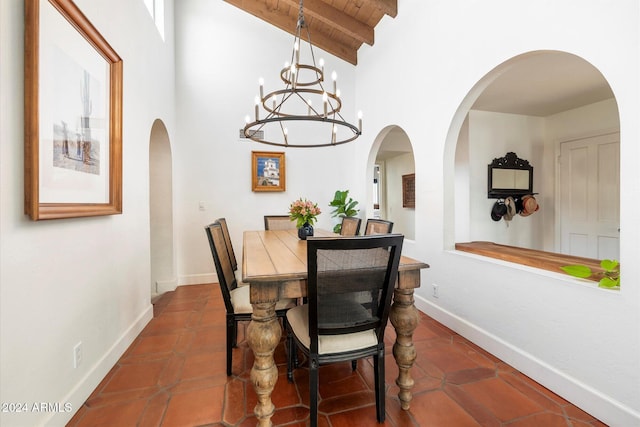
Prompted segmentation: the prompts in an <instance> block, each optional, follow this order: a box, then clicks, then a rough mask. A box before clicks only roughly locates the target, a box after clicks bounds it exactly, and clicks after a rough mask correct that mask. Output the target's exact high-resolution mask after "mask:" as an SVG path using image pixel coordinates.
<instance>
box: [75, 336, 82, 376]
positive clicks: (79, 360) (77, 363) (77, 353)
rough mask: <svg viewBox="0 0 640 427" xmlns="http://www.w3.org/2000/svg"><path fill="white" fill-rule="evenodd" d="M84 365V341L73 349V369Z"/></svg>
mask: <svg viewBox="0 0 640 427" xmlns="http://www.w3.org/2000/svg"><path fill="white" fill-rule="evenodd" d="M81 364H82V341H80V342H79V343H78V344H76V345H75V346H74V347H73V367H74V369H75V368H77V367H78V366H80V365H81Z"/></svg>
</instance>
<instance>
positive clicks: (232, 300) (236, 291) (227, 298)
mask: <svg viewBox="0 0 640 427" xmlns="http://www.w3.org/2000/svg"><path fill="white" fill-rule="evenodd" d="M205 231H206V233H207V238H208V239H209V246H210V247H211V254H212V255H213V262H214V264H215V267H216V273H217V275H218V283H219V284H220V291H221V292H222V299H223V300H224V306H225V309H226V328H227V375H231V365H232V354H233V347H235V346H236V344H237V342H236V340H237V335H238V322H242V321H250V320H251V314H252V313H253V307H252V306H251V302H250V300H249V286H238V282H237V281H236V276H235V273H234V271H233V267H232V265H231V258H230V257H229V252H228V250H227V245H226V242H225V237H224V233H223V231H222V225H221V224H220V223H219V222H217V221H216V222H213V223H211V224H209V225H207V226H206V227H205ZM295 305H296V299H294V298H285V299H281V300H279V301H278V303H277V304H276V314H277V315H278V317H280V318H282V319H284V316H285V314H286V312H287V310H288V309H289V308H291V307H295ZM284 320H285V322H284V323H286V319H284Z"/></svg>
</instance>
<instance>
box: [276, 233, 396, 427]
mask: <svg viewBox="0 0 640 427" xmlns="http://www.w3.org/2000/svg"><path fill="white" fill-rule="evenodd" d="M403 239H404V236H402V235H399V234H386V235H380V236H358V237H337V238H326V237H325V238H309V239H307V268H308V290H307V295H308V303H307V304H304V305H301V306H298V307H294V308H292V309H290V310H289V311H288V312H287V322H286V327H287V347H288V352H289V358H288V361H287V376H288V379H289V381H292V380H293V367H294V365H295V362H296V360H295V357H296V355H297V351H296V348H297V349H299V350H300V351H302V352H303V353H304V354H306V355H307V358H308V363H309V376H310V378H309V408H310V412H311V413H310V425H311V426H316V425H317V423H318V381H319V378H318V368H319V366H320V365H322V364H325V363H333V362H340V361H352V362H353V361H354V360H358V359H361V358H365V357H369V356H373V365H374V376H375V395H376V416H377V419H378V422H383V421H384V419H385V404H384V399H385V377H384V375H385V374H384V370H385V369H384V356H385V350H384V347H385V345H384V332H385V327H386V325H387V320H388V317H389V310H390V307H391V298H392V294H393V289H394V286H395V283H396V278H397V276H398V264H399V261H400V253H401V251H402V243H403ZM363 295H368V296H369V300H368V301H363V300H362V296H363Z"/></svg>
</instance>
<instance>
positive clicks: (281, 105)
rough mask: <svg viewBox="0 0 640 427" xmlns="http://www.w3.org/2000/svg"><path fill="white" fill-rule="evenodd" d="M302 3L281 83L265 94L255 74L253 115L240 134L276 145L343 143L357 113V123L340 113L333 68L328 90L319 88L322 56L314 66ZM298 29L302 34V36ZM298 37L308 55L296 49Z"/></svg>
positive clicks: (353, 131)
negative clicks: (256, 80)
mask: <svg viewBox="0 0 640 427" xmlns="http://www.w3.org/2000/svg"><path fill="white" fill-rule="evenodd" d="M302 3H303V0H300V10H299V13H298V24H297V26H296V34H295V38H294V43H293V51H292V53H291V60H290V61H289V62H286V63H285V64H284V68H282V70H281V71H280V79H281V80H282V81H283V82H284V85H285V87H284V89H280V90H275V91H273V92H270V93H267V94H266V95H265V94H264V80H263V79H262V78H260V79H259V81H258V83H259V86H260V95H259V96H256V97H255V113H254V120H253V121H252V119H251V118H250V116H247V117H246V118H245V122H246V125H245V126H244V129H243V131H244V136H245V137H246V138H249V139H251V140H253V141H256V142H260V143H263V144H269V145H277V146H281V147H328V146H332V145H340V144H345V143H347V142H351V141H353V140H355V139H356V138H358V137H359V136H360V135H361V134H362V113H361V112H359V113H358V126H355V125H353V124H351V123H349V122H347V121H346V120H345V119H344V118H343V117H342V115H341V114H340V110H341V109H342V100H341V99H340V89H338V87H337V74H336V72H335V71H334V72H333V73H332V80H333V84H332V88H331V89H332V91H329V90H327V89H325V86H324V82H325V79H324V61H323V60H322V59H320V60H319V61H318V64H317V65H316V60H315V56H314V54H313V45H312V44H311V35H310V33H309V28H308V27H307V25H306V23H305V21H304V15H303V12H302ZM303 30H304V33H303ZM303 34H306V39H302V37H301V36H302V35H303ZM303 40H304V41H305V42H306V43H307V44H308V45H309V52H308V54H307V55H308V57H307V56H305V55H303V54H302V53H301V49H302V45H301V41H303ZM301 57H302V62H301ZM304 61H310V62H307V63H304ZM267 136H268V137H269V138H267Z"/></svg>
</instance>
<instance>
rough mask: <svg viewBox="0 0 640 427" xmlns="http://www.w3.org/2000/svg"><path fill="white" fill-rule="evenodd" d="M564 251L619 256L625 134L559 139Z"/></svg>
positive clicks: (597, 256) (571, 253) (607, 257)
mask: <svg viewBox="0 0 640 427" xmlns="http://www.w3.org/2000/svg"><path fill="white" fill-rule="evenodd" d="M559 206H560V215H559V216H560V240H561V242H560V245H561V250H560V251H561V252H562V253H564V254H569V255H577V256H583V257H588V258H595V259H615V260H619V259H620V246H619V234H620V134H619V133H617V132H616V133H611V134H607V135H600V136H594V137H590V138H584V139H579V140H574V141H568V142H563V143H561V144H560V201H559Z"/></svg>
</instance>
